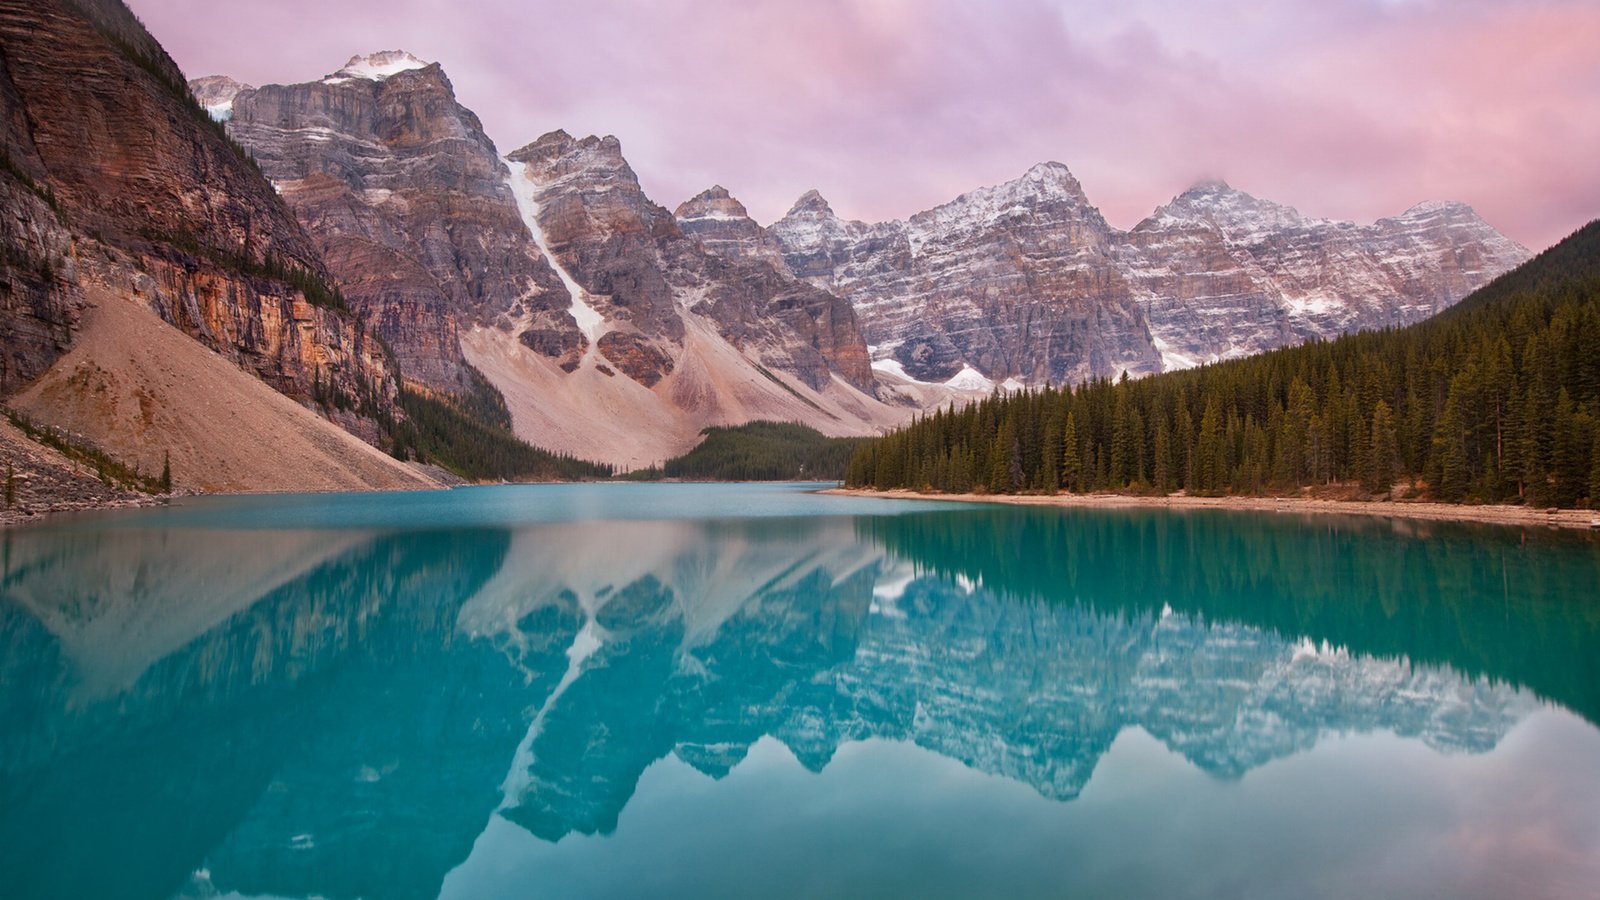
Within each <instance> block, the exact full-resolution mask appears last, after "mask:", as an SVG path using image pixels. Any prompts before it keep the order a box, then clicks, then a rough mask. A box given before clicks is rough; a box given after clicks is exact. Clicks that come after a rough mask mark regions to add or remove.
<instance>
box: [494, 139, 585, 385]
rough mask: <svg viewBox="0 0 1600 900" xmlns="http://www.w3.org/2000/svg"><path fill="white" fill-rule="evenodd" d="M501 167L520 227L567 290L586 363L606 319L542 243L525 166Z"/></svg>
mask: <svg viewBox="0 0 1600 900" xmlns="http://www.w3.org/2000/svg"><path fill="white" fill-rule="evenodd" d="M505 163H506V165H507V166H509V167H510V168H511V175H510V177H508V178H507V179H506V186H507V187H510V188H511V193H512V196H514V197H516V200H517V212H519V213H521V214H522V221H523V224H525V225H527V226H528V231H529V232H530V233H531V234H532V235H533V242H534V243H535V244H537V245H538V247H539V252H540V253H543V254H544V258H545V261H546V262H548V263H550V268H552V269H555V270H556V275H558V276H560V278H561V283H562V284H564V285H566V287H567V294H568V295H569V296H571V297H572V305H571V306H569V307H568V311H569V312H571V313H572V318H573V319H575V320H577V322H578V329H579V330H580V331H582V332H583V334H584V336H585V337H587V338H588V339H589V348H588V349H587V350H585V351H584V355H583V358H584V362H588V361H589V357H591V356H593V355H594V348H595V344H596V343H598V342H599V340H600V336H601V335H602V334H604V333H605V332H606V331H607V330H608V329H607V328H606V318H605V316H603V315H601V314H600V311H599V310H597V309H595V308H594V307H593V306H590V305H589V294H588V292H586V291H585V290H584V289H583V286H582V285H580V284H578V280H577V279H576V278H573V277H572V273H571V272H568V271H567V267H566V266H564V265H562V264H561V260H559V259H557V258H556V255H555V253H553V252H552V251H551V250H550V244H549V243H548V242H547V241H546V240H545V236H544V228H543V227H541V226H540V225H539V201H538V199H537V198H536V197H534V195H533V194H534V184H533V179H531V178H529V177H528V172H527V169H528V165H527V163H520V162H514V161H512V160H510V159H507V160H506V161H505Z"/></svg>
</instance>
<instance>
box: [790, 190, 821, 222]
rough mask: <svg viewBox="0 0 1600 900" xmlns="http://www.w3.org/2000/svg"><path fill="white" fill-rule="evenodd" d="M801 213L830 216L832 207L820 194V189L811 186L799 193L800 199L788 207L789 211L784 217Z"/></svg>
mask: <svg viewBox="0 0 1600 900" xmlns="http://www.w3.org/2000/svg"><path fill="white" fill-rule="evenodd" d="M801 213H810V214H813V215H826V216H831V215H833V207H831V206H829V205H828V201H827V200H826V199H825V198H824V197H823V196H822V192H821V191H818V190H817V189H816V188H812V189H811V190H809V191H806V192H805V193H804V194H801V195H800V199H799V200H796V201H795V202H794V206H791V207H789V212H788V214H787V215H786V216H785V218H788V216H793V215H796V214H801Z"/></svg>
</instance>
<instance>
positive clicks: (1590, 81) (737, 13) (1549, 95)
mask: <svg viewBox="0 0 1600 900" xmlns="http://www.w3.org/2000/svg"><path fill="white" fill-rule="evenodd" d="M133 4H134V7H135V11H136V12H138V13H139V14H140V15H141V16H142V17H143V18H144V20H145V22H146V23H147V24H148V25H149V27H150V28H151V30H152V31H153V32H154V33H155V35H156V37H157V38H158V39H160V40H161V41H162V42H163V43H164V44H165V45H166V46H167V47H168V49H169V50H170V51H171V52H172V53H173V55H174V57H175V58H176V59H177V60H178V62H179V63H180V64H181V65H182V66H183V67H184V69H185V70H186V71H187V72H189V73H190V74H191V75H199V74H210V73H213V72H223V73H226V74H232V75H234V76H236V77H239V78H242V79H243V80H246V81H251V82H253V83H261V82H265V81H299V80H305V79H310V78H315V77H318V76H320V75H322V74H324V73H326V72H328V71H331V70H333V69H335V68H337V67H338V66H339V65H340V64H342V63H343V61H344V60H345V59H346V58H347V57H349V56H350V55H351V54H353V53H356V52H364V51H368V50H373V49H381V48H392V47H404V48H406V49H408V50H411V51H413V52H415V53H418V54H419V55H421V56H424V57H425V58H429V59H436V60H438V61H440V62H442V63H443V64H444V66H445V69H446V71H447V72H449V74H450V76H451V80H452V81H453V82H454V84H455V86H456V89H457V92H458V94H459V95H460V98H461V100H462V102H463V103H465V104H466V105H467V106H469V107H471V108H473V109H474V110H475V111H476V112H478V114H479V115H480V116H481V117H482V119H483V120H484V124H485V127H486V128H487V129H488V131H489V133H490V135H491V136H493V137H494V138H495V139H496V141H497V142H498V143H499V145H500V148H501V150H502V151H507V150H511V149H514V148H516V147H519V146H521V145H522V144H524V143H526V142H528V141H531V140H533V139H534V138H536V137H537V136H538V135H540V134H542V133H544V132H545V131H549V130H551V129H554V128H558V127H560V128H566V129H567V130H569V131H572V132H574V133H590V132H594V133H602V134H605V133H609V134H616V135H617V136H618V137H620V138H621V139H622V141H623V144H624V148H625V150H626V152H627V153H628V157H629V160H630V161H631V162H632V163H633V165H634V167H635V169H637V170H638V172H639V175H640V179H641V181H642V182H643V183H644V185H645V187H646V189H647V190H649V191H650V192H651V194H652V195H653V196H654V197H655V199H657V200H658V201H659V202H661V203H663V204H665V205H668V206H671V205H674V204H676V203H677V202H678V201H679V200H681V199H683V198H685V197H688V196H690V195H692V194H694V193H695V192H697V191H699V190H700V189H702V188H704V187H706V186H707V185H709V184H711V183H713V182H720V183H722V184H725V185H727V186H728V187H729V188H730V189H732V190H733V191H734V192H735V193H736V194H738V195H739V196H740V197H741V199H742V200H744V202H745V204H746V205H747V206H748V207H749V208H750V209H751V211H752V214H754V215H755V216H756V217H757V218H759V219H762V220H764V221H765V220H771V219H773V218H776V217H777V216H779V215H781V214H782V213H783V212H784V211H785V210H786V209H787V208H788V206H789V204H790V203H791V202H792V201H793V199H794V198H795V197H797V196H798V195H799V194H800V193H801V192H803V191H804V190H806V189H808V188H812V187H817V188H820V189H821V190H822V191H823V193H824V194H825V195H827V196H828V198H829V199H830V201H832V203H833V205H834V208H835V209H836V210H837V211H838V212H840V213H841V214H842V215H849V216H853V217H858V218H865V219H880V218H889V217H897V216H905V215H909V214H910V213H912V212H915V211H917V210H919V209H923V208H926V207H929V206H932V205H935V204H937V203H940V202H943V201H945V200H948V199H950V198H952V197H954V196H955V195H956V194H958V193H960V192H962V191H965V190H970V189H972V188H974V187H977V186H979V185H982V184H991V183H995V182H998V181H1002V180H1006V179H1009V178H1013V177H1016V176H1017V175H1018V174H1020V173H1021V172H1023V171H1024V170H1026V169H1027V168H1028V167H1029V166H1030V165H1032V164H1033V163H1036V162H1039V161H1041V160H1045V159H1056V160H1060V161H1062V162H1065V163H1067V164H1068V165H1069V166H1071V167H1072V169H1073V171H1074V172H1075V173H1076V174H1077V175H1078V177H1079V179H1080V181H1082V182H1083V184H1084V187H1085V189H1086V190H1087V191H1088V192H1089V195H1090V198H1091V199H1092V200H1094V201H1095V202H1096V203H1097V204H1098V205H1100V206H1101V208H1102V209H1103V210H1104V211H1105V213H1106V214H1107V217H1108V218H1109V219H1110V220H1111V221H1112V222H1113V223H1115V224H1118V225H1121V226H1123V227H1128V226H1131V225H1133V224H1134V223H1135V222H1136V221H1138V219H1140V218H1142V217H1143V216H1144V215H1147V214H1148V213H1149V212H1150V211H1151V210H1152V209H1153V208H1154V207H1155V206H1157V205H1159V204H1161V203H1163V202H1165V201H1166V200H1167V199H1169V198H1170V197H1171V196H1172V195H1173V194H1176V193H1178V192H1180V191H1182V190H1183V189H1184V188H1186V187H1187V186H1188V185H1189V184H1190V183H1192V182H1193V181H1194V180H1197V179H1198V178H1200V177H1204V176H1221V177H1226V178H1227V179H1228V180H1229V181H1230V182H1232V183H1233V184H1234V185H1235V186H1237V187H1240V188H1243V189H1245V190H1248V191H1251V192H1252V193H1256V194H1258V195H1260V196H1264V197H1269V198H1271V199H1274V200H1277V201H1279V202H1284V203H1289V204H1292V205H1295V206H1297V207H1299V208H1301V209H1302V211H1304V212H1307V213H1310V214H1315V215H1325V216H1335V217H1340V218H1353V219H1357V220H1363V221H1370V220H1372V219H1374V218H1377V217H1380V216H1384V215H1392V214H1395V213H1398V212H1400V211H1402V210H1403V209H1405V208H1406V207H1408V206H1410V205H1411V204H1412V203H1415V202H1417V201H1420V200H1424V199H1459V200H1465V201H1467V202H1470V203H1472V204H1473V205H1474V206H1476V207H1477V208H1478V209H1479V211H1480V212H1481V213H1482V214H1483V215H1484V216H1485V217H1486V218H1487V219H1488V220H1489V221H1490V222H1491V223H1493V224H1495V225H1496V226H1498V227H1500V228H1501V229H1502V230H1504V231H1506V232H1507V233H1508V234H1510V235H1511V236H1512V237H1514V238H1516V239H1518V240H1521V241H1522V242H1524V243H1526V244H1528V245H1529V246H1531V247H1535V248H1538V247H1542V246H1545V245H1547V244H1549V243H1551V242H1553V241H1554V240H1556V239H1558V238H1560V237H1561V236H1563V235H1564V234H1566V233H1567V232H1569V231H1571V230H1572V229H1574V228H1576V227H1577V226H1579V225H1581V224H1583V222H1585V221H1587V219H1588V218H1590V217H1592V216H1594V215H1596V214H1597V213H1600V167H1596V166H1594V165H1593V163H1592V161H1593V160H1594V159H1595V158H1600V117H1597V116H1595V115H1593V114H1592V107H1593V98H1594V97H1596V96H1600V54H1595V53H1594V52H1593V49H1592V48H1594V47H1596V46H1600V9H1596V8H1594V6H1593V4H1591V3H1587V2H1583V0H1548V2H1546V0H1528V2H1515V0H1513V2H1489V0H1454V2H1445V0H1320V2H1315V0H1285V2H1279V3H1263V2H1261V0H1218V2H1212V3H1205V4H1195V3H1191V2H1185V0H1117V2H1111V0H1076V2H1051V0H1006V2H991V3H982V4H975V3H970V2H957V0H809V2H798V0H796V2H774V0H660V2H653V3H643V2H623V0H592V2H588V3H584V4H570V3H553V2H539V3H526V2H513V0H492V2H479V3H472V4H470V5H468V4H457V3H448V2H435V0H400V2H398V3H397V2H395V0H381V2H380V0H349V2H345V3H341V4H338V5H337V6H334V5H331V4H328V3H326V2H316V3H313V2H310V0H280V2H277V3H274V4H261V3H244V2H236V0H133Z"/></svg>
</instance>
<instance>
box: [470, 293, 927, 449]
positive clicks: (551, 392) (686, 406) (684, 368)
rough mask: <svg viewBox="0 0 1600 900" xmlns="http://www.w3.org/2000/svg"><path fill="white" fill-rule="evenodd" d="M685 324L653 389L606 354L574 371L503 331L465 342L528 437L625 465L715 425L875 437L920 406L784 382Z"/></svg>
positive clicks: (840, 385)
mask: <svg viewBox="0 0 1600 900" xmlns="http://www.w3.org/2000/svg"><path fill="white" fill-rule="evenodd" d="M684 324H685V326H686V328H687V333H686V335H685V338H684V347H683V351H682V353H681V354H680V355H679V357H678V358H677V359H676V360H675V362H674V367H673V371H672V374H670V375H668V376H667V377H665V378H663V379H662V380H661V381H659V382H657V383H656V385H655V386H654V387H653V388H646V387H644V386H643V385H641V384H639V383H638V382H635V381H634V380H632V379H630V378H628V377H627V376H625V375H623V374H621V373H620V372H617V373H615V374H613V375H606V374H605V373H603V372H602V371H600V370H599V369H598V368H597V366H596V365H595V363H601V364H603V363H604V362H605V359H604V357H603V356H601V355H600V354H598V353H594V354H592V355H591V357H590V358H587V359H586V360H585V361H584V363H583V365H582V366H581V367H580V368H579V369H578V370H577V371H575V372H572V373H571V374H568V373H566V372H563V371H561V369H560V368H559V367H557V366H556V365H555V363H554V362H553V361H551V360H550V359H548V358H546V357H543V356H540V355H539V354H537V353H535V352H533V351H531V350H529V349H528V348H526V347H524V346H523V345H522V344H521V343H519V342H518V341H517V339H516V338H515V337H514V336H513V335H512V334H510V333H509V332H506V331H503V330H501V329H498V328H485V327H478V328H474V329H472V330H470V331H466V332H463V333H462V336H461V349H462V352H463V353H464V355H465V356H466V358H467V361H468V362H470V363H472V364H473V365H474V366H476V367H477V368H478V369H479V370H481V371H482V372H483V374H484V375H485V376H486V377H487V378H488V379H489V381H490V382H492V383H493V384H494V386H495V387H497V388H499V389H500V392H501V393H502V394H504V395H505V398H506V405H507V406H508V407H509V408H510V410H511V418H512V423H513V427H514V428H515V430H516V433H517V435H518V436H519V437H521V438H522V439H523V440H526V441H528V442H530V443H532V444H535V445H537V446H540V447H545V448H547V449H551V450H556V451H559V452H564V453H570V454H573V455H575V456H580V457H583V458H585V459H593V460H597V461H600V462H608V463H612V464H614V465H617V466H618V467H620V468H621V469H623V470H629V469H635V468H641V467H644V466H649V465H653V464H656V463H659V462H661V461H663V460H665V459H668V458H671V457H673V456H677V455H678V454H681V453H683V452H685V451H687V450H689V449H690V448H692V447H693V446H694V445H695V444H697V443H699V441H700V437H699V435H700V430H701V429H702V428H705V427H706V426H708V425H737V424H742V423H744V422H749V421H752V420H755V419H773V420H777V421H797V422H804V423H805V424H807V425H810V426H812V427H813V428H816V429H817V430H819V431H821V432H822V433H824V434H828V435H834V436H848V435H870V434H876V433H879V432H882V431H884V430H887V429H889V428H893V427H895V426H897V425H901V424H903V423H905V422H906V421H907V420H908V419H909V418H910V417H911V415H912V414H913V412H914V410H913V409H912V408H910V407H904V406H890V405H887V404H885V403H883V402H881V401H879V400H877V399H874V398H872V397H869V396H867V395H865V394H863V393H861V392H860V391H858V390H856V389H855V388H853V387H851V386H850V385H848V384H846V383H844V382H843V381H839V380H838V379H835V380H834V381H833V382H832V383H831V384H829V385H827V386H826V387H825V388H824V390H822V391H821V392H817V391H814V390H812V389H811V388H810V387H808V386H807V385H805V384H804V383H802V382H800V381H799V380H797V379H795V378H793V377H791V376H788V375H784V374H782V373H774V374H775V377H777V378H779V379H780V380H782V382H783V385H787V388H785V387H784V386H782V385H779V384H776V383H774V382H773V381H772V379H770V378H768V377H766V376H765V375H763V374H761V372H760V371H759V370H758V369H757V368H756V365H755V363H753V362H752V361H751V360H749V359H747V358H746V357H745V356H744V354H742V353H741V352H740V351H739V350H738V349H737V348H735V347H733V346H732V345H731V344H729V343H728V342H727V341H726V340H724V339H723V338H722V336H721V335H719V334H717V332H716V330H715V328H714V327H712V326H711V324H710V323H709V322H705V321H703V320H702V319H701V318H700V317H699V316H696V315H692V314H689V315H685V316H684ZM801 398H804V399H801Z"/></svg>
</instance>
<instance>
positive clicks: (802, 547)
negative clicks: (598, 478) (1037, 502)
mask: <svg viewBox="0 0 1600 900" xmlns="http://www.w3.org/2000/svg"><path fill="white" fill-rule="evenodd" d="M807 491H808V489H807V488H806V487H805V486H798V485H783V486H750V485H726V486H694V485H579V486H517V487H495V488H470V489H462V490H456V491H449V492H437V493H426V494H387V495H384V494H377V495H370V494H369V495H354V496H348V495H346V496H340V495H330V496H286V497H258V498H228V499H206V500H195V501H190V502H186V503H184V504H182V505H179V506H174V507H171V508H166V509H158V510H145V511H138V512H133V513H121V514H107V515H101V516H94V517H87V518H79V519H73V520H65V521H61V522H57V523H52V524H49V525H47V526H45V527H35V528H31V529H22V530H14V531H9V532H5V533H3V534H0V542H3V553H4V582H3V590H0V896H3V897H6V898H33V897H94V898H108V897H137V898H166V897H215V896H230V897H232V896H250V897H254V896H273V897H296V898H298V897H312V896H316V897H326V898H356V897H369V898H383V897H405V898H411V897H416V898H431V897H436V896H442V897H452V898H454V897H460V898H479V897H787V896H810V897H841V896H861V897H883V896H906V897H973V896H994V897H1025V896H1040V897H1063V896H1090V897H1116V896H1132V897H1146V896H1160V897H1228V898H1232V897H1284V896H1295V897H1352V896H1382V897H1440V896H1443V897H1519V898H1538V897H1572V898H1593V897H1596V896H1600V729H1597V727H1596V723H1597V722H1600V541H1596V540H1594V539H1592V538H1590V537H1589V536H1587V535H1578V534H1556V533H1550V532H1543V531H1538V532H1532V531H1530V532H1524V531H1519V530H1512V529H1493V528H1473V527H1467V526H1460V525H1431V524H1417V523H1391V522H1388V521H1384V520H1377V519H1360V518H1353V517H1352V518H1343V517H1315V518H1313V517H1301V516H1291V515H1282V514H1277V515H1275V514H1252V513H1229V512H1220V511H1188V512H1174V511H1170V510H1149V511H1128V510H1116V511H1092V510H1043V509H1027V508H1017V507H986V506H955V505H945V504H932V503H907V502H901V501H878V500H861V499H851V498H841V497H825V496H818V495H815V494H811V493H808V492H807Z"/></svg>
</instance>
